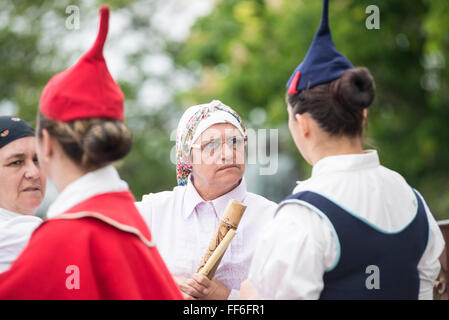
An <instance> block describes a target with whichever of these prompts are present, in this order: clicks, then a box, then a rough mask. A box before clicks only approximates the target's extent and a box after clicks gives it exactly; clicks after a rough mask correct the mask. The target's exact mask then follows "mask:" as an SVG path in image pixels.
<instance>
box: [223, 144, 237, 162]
mask: <svg viewBox="0 0 449 320" xmlns="http://www.w3.org/2000/svg"><path fill="white" fill-rule="evenodd" d="M234 151H235V150H234V148H233V147H232V146H229V145H228V144H227V143H223V144H222V145H221V159H222V161H224V163H232V162H233V161H234Z"/></svg>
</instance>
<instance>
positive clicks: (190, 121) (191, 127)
mask: <svg viewBox="0 0 449 320" xmlns="http://www.w3.org/2000/svg"><path fill="white" fill-rule="evenodd" d="M245 145H246V128H245V125H244V123H243V121H242V119H241V118H240V116H239V115H238V114H237V113H236V112H235V111H234V110H232V109H231V108H230V107H228V106H226V105H224V104H223V103H221V102H220V101H217V100H214V101H212V102H210V103H208V104H202V105H197V106H193V107H190V108H189V109H187V110H186V111H185V113H184V115H183V116H182V118H181V120H180V121H179V124H178V129H177V135H176V151H177V164H176V171H177V180H178V186H177V187H175V188H174V189H173V190H172V191H164V192H159V193H150V194H148V195H145V196H144V197H143V199H142V201H141V202H138V203H136V205H137V208H138V209H139V210H140V212H141V214H142V215H143V217H144V219H145V221H146V223H147V224H148V226H149V227H150V229H151V230H152V236H153V239H154V241H155V243H156V245H157V247H158V249H159V252H160V253H161V256H162V258H163V259H164V261H165V262H166V264H167V267H168V269H169V270H170V272H171V273H172V274H173V275H174V276H175V280H176V282H177V284H178V286H179V288H180V289H181V291H182V293H183V295H184V297H185V298H187V299H233V298H236V297H237V293H238V291H237V290H238V288H239V287H240V283H241V282H242V281H243V280H244V279H245V278H246V276H247V274H248V267H249V263H250V261H251V257H252V255H253V250H254V248H255V244H256V241H257V235H258V231H259V230H260V229H261V228H262V226H263V225H265V223H266V222H268V221H269V220H270V219H271V217H272V215H273V213H274V210H275V208H276V204H275V203H274V202H272V201H269V200H267V199H265V198H263V197H261V196H259V195H256V194H253V193H250V192H247V190H246V183H245V179H244V178H243V173H244V171H245ZM230 199H235V200H237V201H240V202H242V203H243V204H244V205H246V206H247V209H246V211H245V214H244V215H243V217H242V219H241V221H240V224H239V229H238V232H237V235H236V236H235V238H234V239H233V240H232V242H231V244H230V246H229V247H228V249H227V251H226V252H225V254H224V256H223V259H222V260H221V263H220V265H219V267H218V269H217V271H216V274H215V277H214V278H213V279H212V280H209V279H208V278H207V277H205V276H203V275H201V274H199V273H196V270H197V267H198V265H199V264H200V262H201V258H202V257H203V254H204V252H205V251H206V249H207V247H208V245H209V242H210V239H211V238H212V236H213V234H214V232H215V231H216V229H217V227H218V225H219V221H220V218H221V216H222V214H223V212H224V210H225V208H226V205H227V204H228V201H229V200H230Z"/></svg>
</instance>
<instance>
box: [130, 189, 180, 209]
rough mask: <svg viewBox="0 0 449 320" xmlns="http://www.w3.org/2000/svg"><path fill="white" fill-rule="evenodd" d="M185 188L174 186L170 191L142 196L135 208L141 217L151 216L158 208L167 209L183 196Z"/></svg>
mask: <svg viewBox="0 0 449 320" xmlns="http://www.w3.org/2000/svg"><path fill="white" fill-rule="evenodd" d="M184 192H185V187H183V186H176V187H174V188H173V190H171V191H161V192H156V193H149V194H146V195H144V196H142V200H141V201H138V202H136V203H135V204H136V207H137V209H139V211H140V213H141V214H142V215H151V214H152V212H153V211H154V210H157V209H158V208H167V206H169V205H170V204H172V203H173V202H175V201H177V200H178V199H179V198H182V197H183V196H184Z"/></svg>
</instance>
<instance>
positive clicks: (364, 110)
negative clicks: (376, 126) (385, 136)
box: [362, 108, 368, 125]
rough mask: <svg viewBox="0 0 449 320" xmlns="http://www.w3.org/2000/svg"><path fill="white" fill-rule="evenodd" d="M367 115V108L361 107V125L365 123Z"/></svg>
mask: <svg viewBox="0 0 449 320" xmlns="http://www.w3.org/2000/svg"><path fill="white" fill-rule="evenodd" d="M367 117H368V108H365V109H363V121H362V125H365V124H366V118H367Z"/></svg>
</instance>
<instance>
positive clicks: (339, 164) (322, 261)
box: [248, 150, 444, 299]
mask: <svg viewBox="0 0 449 320" xmlns="http://www.w3.org/2000/svg"><path fill="white" fill-rule="evenodd" d="M305 190H309V191H314V192H317V193H320V194H322V195H324V196H326V197H328V198H329V199H331V200H333V201H334V202H336V203H339V204H340V205H341V206H342V207H344V208H346V209H348V210H349V211H351V212H353V213H356V214H357V215H358V216H359V217H361V218H362V219H364V220H367V221H368V222H369V223H371V224H373V225H374V226H376V227H378V228H380V229H383V230H385V231H387V232H394V231H399V230H400V229H402V228H403V227H405V226H406V225H407V224H408V223H409V222H410V221H411V220H412V219H413V218H414V215H415V213H416V210H417V201H416V197H415V195H414V193H413V191H412V188H411V187H410V186H409V185H408V184H407V183H406V181H405V180H404V178H403V177H402V176H400V175H399V174H398V173H396V172H394V171H392V170H389V169H387V168H385V167H383V166H381V165H380V163H379V158H378V155H377V152H376V151H375V150H370V151H367V152H365V153H364V154H350V155H338V156H330V157H326V158H323V159H321V160H320V161H318V162H317V163H316V164H315V166H314V167H313V170H312V176H311V178H310V179H308V180H306V181H303V182H300V183H299V184H298V186H297V187H296V188H295V189H294V191H293V193H297V192H300V191H305ZM425 208H426V212H427V216H428V221H429V228H430V230H429V242H428V245H427V248H426V250H425V252H424V254H423V256H422V258H421V260H420V262H419V264H418V271H419V277H420V291H419V298H420V299H432V296H433V284H434V281H435V279H436V278H437V276H438V273H439V270H440V263H439V260H438V258H439V257H440V254H441V253H442V251H443V248H444V240H443V237H442V234H441V231H440V229H439V227H438V225H437V223H436V221H435V219H434V218H433V216H432V214H431V212H430V210H429V208H428V207H427V205H426V204H425ZM262 234H263V238H262V239H261V242H260V243H259V245H258V246H257V249H256V252H255V254H254V258H253V260H252V264H251V269H250V272H249V276H248V279H249V281H250V283H251V286H252V287H253V288H254V289H255V290H256V291H257V293H258V295H259V296H260V297H261V298H263V299H318V298H319V296H320V293H321V291H322V289H323V286H324V284H323V274H324V272H325V270H326V269H329V268H330V267H331V266H333V265H334V263H335V262H336V259H337V247H336V239H335V238H334V236H333V234H332V233H331V230H330V227H329V225H328V224H327V222H326V221H325V220H324V219H323V218H321V217H320V216H319V215H318V214H317V213H315V212H314V211H312V210H311V209H309V208H307V207H305V206H303V205H300V204H297V203H289V204H285V205H283V206H281V208H280V209H279V211H278V213H277V215H276V217H275V219H274V220H273V221H272V223H271V224H269V225H268V226H267V228H266V231H265V232H264V233H262Z"/></svg>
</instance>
